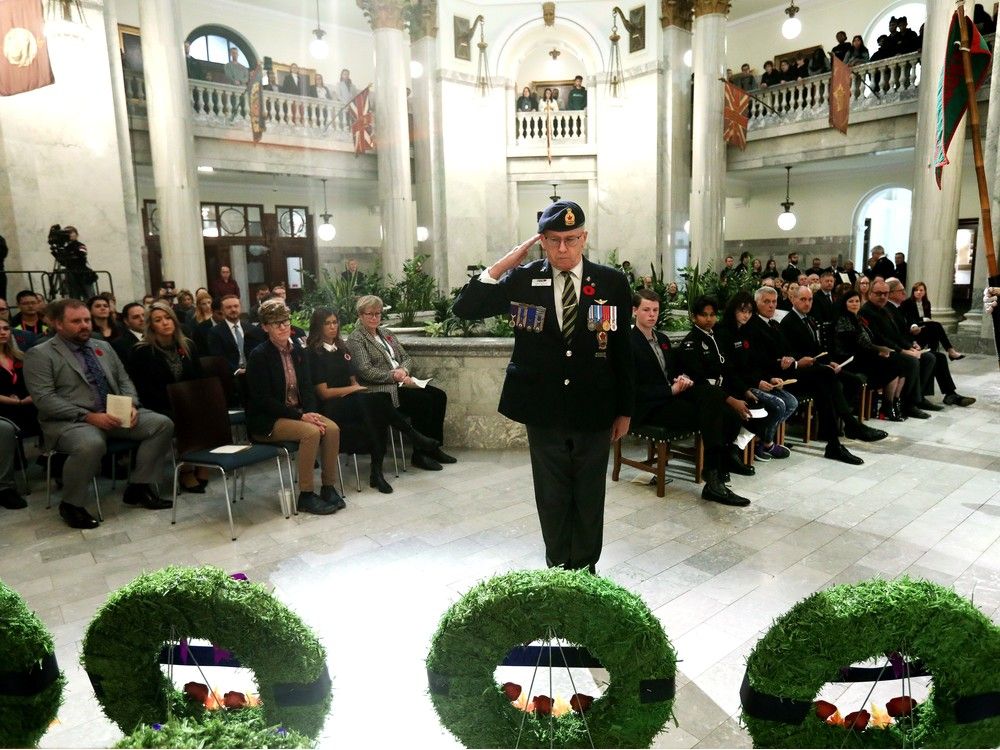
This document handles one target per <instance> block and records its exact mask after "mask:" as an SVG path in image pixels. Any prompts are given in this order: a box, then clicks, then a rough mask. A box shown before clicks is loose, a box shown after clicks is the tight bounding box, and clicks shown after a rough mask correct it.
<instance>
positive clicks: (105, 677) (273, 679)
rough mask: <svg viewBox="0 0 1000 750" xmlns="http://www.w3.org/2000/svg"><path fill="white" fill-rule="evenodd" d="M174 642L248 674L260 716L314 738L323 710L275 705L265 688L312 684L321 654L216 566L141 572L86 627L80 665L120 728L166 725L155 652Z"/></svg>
mask: <svg viewBox="0 0 1000 750" xmlns="http://www.w3.org/2000/svg"><path fill="white" fill-rule="evenodd" d="M181 636H186V637H188V638H204V639H206V640H209V641H211V642H212V643H214V644H215V645H217V646H219V647H220V648H224V649H226V650H227V651H230V652H232V653H233V654H235V655H236V657H237V658H238V659H239V661H240V663H241V664H243V665H244V666H246V667H247V668H248V669H250V670H252V671H253V673H254V675H255V677H256V680H257V685H258V688H259V689H260V698H261V701H262V703H263V715H264V720H265V721H266V722H267V724H269V725H274V724H281V725H282V726H284V727H286V728H288V729H295V730H297V731H299V732H302V733H303V734H306V735H308V736H311V737H315V736H316V735H317V734H318V733H319V731H320V729H321V728H322V727H323V722H324V721H325V720H326V714H327V712H328V711H329V708H330V693H329V691H326V692H325V693H323V694H322V696H321V698H320V700H319V701H318V702H317V703H312V704H308V705H296V706H288V705H286V706H282V705H279V704H278V703H277V701H276V700H275V699H274V696H275V693H274V689H275V685H279V684H282V685H283V684H289V683H290V684H299V685H307V684H310V683H313V682H315V681H317V680H319V679H320V678H322V677H323V676H325V675H326V651H325V650H324V649H323V646H322V645H321V644H320V642H319V641H318V640H317V638H316V636H315V634H314V633H313V632H312V630H311V629H310V628H309V627H308V626H306V625H305V624H304V623H303V622H302V621H301V620H300V619H299V617H298V616H297V615H296V614H295V613H294V612H292V611H291V610H289V609H288V608H287V607H286V606H285V605H283V604H282V603H281V602H279V601H278V600H277V599H275V598H274V596H272V595H271V594H270V592H268V591H267V589H265V588H264V587H263V586H261V585H259V584H256V583H250V582H247V581H236V580H233V579H232V578H230V577H229V576H228V575H227V574H226V573H225V572H224V571H222V570H219V569H218V568H212V567H201V568H181V567H170V568H165V569H163V570H159V571H156V572H153V573H145V574H143V575H141V576H139V577H138V578H136V579H135V580H134V581H132V582H131V583H129V584H128V585H127V586H125V587H123V588H121V589H119V590H118V591H116V592H115V593H114V594H112V595H111V596H110V597H109V599H108V601H107V602H106V603H105V604H104V606H103V607H101V609H100V610H99V611H98V613H97V615H96V616H95V617H94V619H93V621H92V622H91V623H90V625H89V626H88V628H87V632H86V634H85V636H84V641H83V654H82V657H81V661H82V663H83V665H84V667H85V668H86V670H87V672H88V674H89V675H90V676H91V679H92V680H93V681H94V682H95V684H97V685H98V686H99V690H97V693H98V696H97V697H98V701H99V702H100V704H101V707H102V708H103V709H104V712H105V714H107V716H108V718H109V719H111V720H112V721H114V722H115V723H117V724H118V726H119V727H121V729H122V731H124V732H131V731H132V730H133V729H134V728H135V727H137V726H139V725H142V724H153V723H155V722H160V723H163V722H166V721H167V719H168V718H169V717H168V715H169V713H170V710H169V708H168V706H169V705H170V696H171V694H172V693H173V692H175V691H174V688H173V686H172V685H171V684H170V681H169V680H168V679H167V678H166V677H165V676H164V675H163V674H162V672H161V671H160V667H159V664H158V656H159V653H160V650H161V649H162V647H163V644H164V643H167V642H169V641H174V640H176V639H177V638H179V637H181Z"/></svg>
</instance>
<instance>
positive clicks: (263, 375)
mask: <svg viewBox="0 0 1000 750" xmlns="http://www.w3.org/2000/svg"><path fill="white" fill-rule="evenodd" d="M290 317H291V311H290V310H289V309H288V308H287V307H286V306H285V303H284V302H282V301H281V300H274V299H270V300H268V301H267V302H265V303H264V304H263V305H261V308H260V322H261V327H262V328H263V329H264V332H265V333H266V334H267V341H265V342H264V343H263V344H261V345H260V346H258V347H257V348H256V349H254V350H253V351H252V352H250V356H249V357H248V358H247V369H246V390H247V403H246V417H247V431H248V432H249V433H250V435H251V436H252V437H253V439H254V440H256V441H258V442H263V443H282V442H292V443H298V454H297V460H298V467H299V498H298V503H297V506H296V507H298V509H299V510H301V511H303V512H305V513H315V514H318V515H323V516H325V515H329V514H331V513H336V512H337V511H338V510H341V509H343V508H346V507H347V503H345V502H344V498H342V497H341V496H340V493H339V492H337V487H336V483H337V455H338V453H339V452H340V428H339V427H338V426H337V425H336V424H334V423H333V422H331V421H330V420H329V419H327V418H326V417H324V416H323V415H322V414H320V413H319V412H318V411H317V409H318V406H319V405H318V404H317V402H316V391H315V389H314V388H313V384H312V375H311V373H310V372H309V363H308V362H307V361H306V353H305V350H304V349H302V348H301V347H299V346H295V345H293V343H292V341H291V334H292V327H291V319H290ZM320 454H322V455H321V456H320ZM317 457H320V463H321V472H322V486H321V488H320V494H319V495H317V494H316V493H315V492H314V489H315V486H316V485H315V477H314V466H315V463H316V459H317Z"/></svg>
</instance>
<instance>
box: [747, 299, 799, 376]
mask: <svg viewBox="0 0 1000 750" xmlns="http://www.w3.org/2000/svg"><path fill="white" fill-rule="evenodd" d="M788 314H789V315H794V314H795V313H794V312H790V313H788ZM786 317H787V316H786ZM771 321H772V322H773V323H774V325H771V324H769V323H766V322H764V319H763V318H762V317H760V316H759V315H754V316H753V317H752V318H750V320H749V321H748V322H747V324H746V325H745V326H743V328H742V329H741V330H745V331H746V336H747V338H748V339H749V341H750V358H751V361H752V362H753V367H754V369H755V370H756V371H757V372H759V373H760V379H761V380H770V379H771V378H784V377H786V376H787V377H789V378H794V377H795V376H794V375H790V374H788V373H789V372H790V371H785V370H782V369H781V358H782V357H790V356H791V354H790V353H789V347H788V342H787V341H785V337H784V335H782V333H781V326H780V325H779V324H778V323H777V321H775V320H774V318H771Z"/></svg>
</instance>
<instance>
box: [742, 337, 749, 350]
mask: <svg viewBox="0 0 1000 750" xmlns="http://www.w3.org/2000/svg"><path fill="white" fill-rule="evenodd" d="M743 348H744V349H749V348H750V342H749V341H747V340H746V339H743Z"/></svg>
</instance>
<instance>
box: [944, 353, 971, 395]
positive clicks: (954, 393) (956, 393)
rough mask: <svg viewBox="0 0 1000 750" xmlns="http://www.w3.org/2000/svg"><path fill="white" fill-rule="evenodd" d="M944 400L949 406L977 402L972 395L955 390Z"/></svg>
mask: <svg viewBox="0 0 1000 750" xmlns="http://www.w3.org/2000/svg"><path fill="white" fill-rule="evenodd" d="M963 356H964V355H963ZM944 402H945V403H946V404H948V406H972V405H973V404H974V403H976V399H974V398H972V396H963V395H961V394H960V393H958V392H957V391H955V392H953V393H949V394H948V395H947V396H945V397H944Z"/></svg>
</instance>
